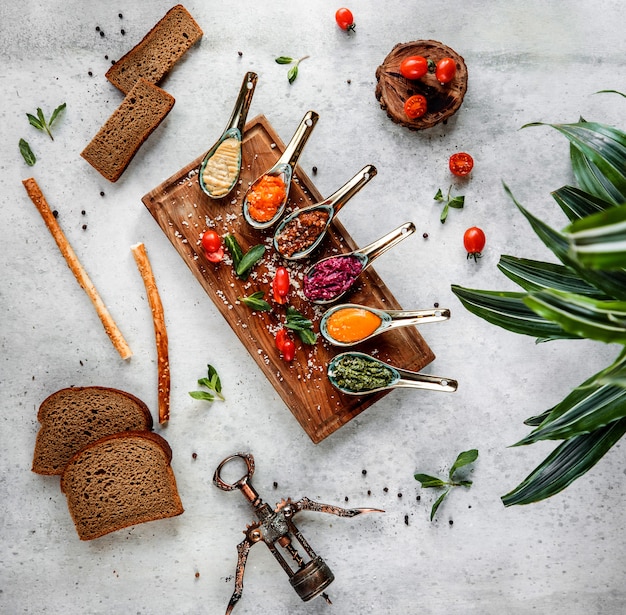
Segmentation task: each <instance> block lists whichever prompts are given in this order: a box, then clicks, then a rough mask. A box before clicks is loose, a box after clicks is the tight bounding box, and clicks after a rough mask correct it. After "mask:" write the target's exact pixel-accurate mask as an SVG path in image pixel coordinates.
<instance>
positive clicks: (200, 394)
mask: <svg viewBox="0 0 626 615" xmlns="http://www.w3.org/2000/svg"><path fill="white" fill-rule="evenodd" d="M207 368H208V377H207V378H200V380H198V384H199V385H200V386H201V387H206V388H207V389H209V391H210V392H209V391H189V395H191V397H193V398H194V399H200V400H202V401H215V399H216V398H217V399H220V400H221V401H224V396H223V395H222V382H221V381H220V377H219V376H218V374H217V370H216V369H215V368H214V367H213V366H212V365H207Z"/></svg>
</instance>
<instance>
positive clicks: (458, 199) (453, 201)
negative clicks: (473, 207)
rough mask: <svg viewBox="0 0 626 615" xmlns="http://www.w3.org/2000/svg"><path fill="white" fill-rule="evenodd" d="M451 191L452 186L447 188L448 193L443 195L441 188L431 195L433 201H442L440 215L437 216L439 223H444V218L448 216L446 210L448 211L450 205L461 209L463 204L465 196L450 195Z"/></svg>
mask: <svg viewBox="0 0 626 615" xmlns="http://www.w3.org/2000/svg"><path fill="white" fill-rule="evenodd" d="M451 191H452V186H450V187H449V188H448V194H447V195H446V196H445V197H444V196H443V192H442V191H441V188H439V190H437V194H435V196H434V197H433V198H434V199H435V201H440V202H442V203H444V206H443V209H442V210H441V215H440V216H439V220H440V221H441V224H445V222H446V219H447V217H448V212H449V211H450V207H453V208H454V209H463V206H464V205H465V197H464V196H462V195H458V196H454V197H452V198H451V197H450V192H451Z"/></svg>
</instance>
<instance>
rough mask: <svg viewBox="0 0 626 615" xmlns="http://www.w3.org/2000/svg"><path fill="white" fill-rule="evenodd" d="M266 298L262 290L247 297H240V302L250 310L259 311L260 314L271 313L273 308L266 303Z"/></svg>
mask: <svg viewBox="0 0 626 615" xmlns="http://www.w3.org/2000/svg"><path fill="white" fill-rule="evenodd" d="M264 297H265V293H264V292H263V291H262V290H260V291H258V292H256V293H252V294H251V295H249V296H247V297H239V301H241V302H242V303H244V304H245V305H247V306H248V307H249V308H251V309H253V310H257V311H258V312H271V311H272V306H271V305H270V304H269V303H268V302H267V301H265V299H264Z"/></svg>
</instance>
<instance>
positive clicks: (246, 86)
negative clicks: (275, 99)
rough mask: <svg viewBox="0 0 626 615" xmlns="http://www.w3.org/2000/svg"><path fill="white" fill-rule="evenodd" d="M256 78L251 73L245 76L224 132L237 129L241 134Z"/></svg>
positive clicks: (255, 75) (254, 74)
mask: <svg viewBox="0 0 626 615" xmlns="http://www.w3.org/2000/svg"><path fill="white" fill-rule="evenodd" d="M258 78H259V76H258V75H257V74H256V73H253V72H248V73H246V74H245V76H244V78H243V82H242V84H241V88H240V89H239V95H238V96H237V100H236V101H235V106H234V108H233V112H232V114H231V116H230V119H229V120H228V125H227V126H226V130H230V129H231V128H237V129H239V132H240V133H242V134H243V128H244V126H245V123H246V117H248V109H250V104H251V103H252V95H253V94H254V88H255V87H256V83H257V80H258ZM224 132H226V131H224Z"/></svg>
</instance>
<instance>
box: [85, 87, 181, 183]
mask: <svg viewBox="0 0 626 615" xmlns="http://www.w3.org/2000/svg"><path fill="white" fill-rule="evenodd" d="M174 102H175V100H174V97H173V96H171V95H170V94H168V93H167V92H166V91H165V90H162V89H161V88H159V87H157V86H156V85H153V84H152V83H149V82H148V81H146V80H145V79H139V80H138V81H137V82H136V83H135V85H134V86H133V88H132V89H131V91H130V92H128V94H127V95H126V97H125V98H124V100H123V101H122V103H121V104H120V106H119V107H118V108H117V109H116V110H115V111H114V112H113V114H112V115H111V117H109V119H108V120H107V121H106V122H105V123H104V126H102V128H100V130H99V131H98V133H97V134H96V136H95V137H94V138H93V139H92V140H91V141H90V142H89V144H88V145H87V147H85V149H84V150H83V151H82V152H81V154H80V155H81V156H82V157H83V158H84V159H85V160H86V161H87V162H88V163H89V164H90V165H91V166H93V167H94V168H95V169H96V170H97V171H99V172H100V173H101V174H102V175H103V176H104V177H105V178H106V179H108V180H109V181H111V182H116V181H117V180H118V179H119V178H120V176H121V175H122V173H123V172H124V171H125V170H126V167H127V166H128V165H129V164H130V161H131V160H132V159H133V158H134V156H135V154H136V153H137V152H138V151H139V148H140V147H141V145H142V143H143V142H144V141H145V140H146V139H147V138H148V137H149V136H150V135H151V134H152V132H153V131H154V130H155V129H156V128H157V126H158V125H159V124H160V123H161V122H162V121H163V120H164V119H165V117H166V116H167V114H168V113H169V112H170V111H171V109H172V107H173V106H174Z"/></svg>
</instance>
